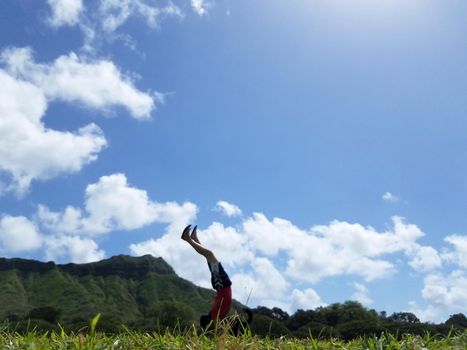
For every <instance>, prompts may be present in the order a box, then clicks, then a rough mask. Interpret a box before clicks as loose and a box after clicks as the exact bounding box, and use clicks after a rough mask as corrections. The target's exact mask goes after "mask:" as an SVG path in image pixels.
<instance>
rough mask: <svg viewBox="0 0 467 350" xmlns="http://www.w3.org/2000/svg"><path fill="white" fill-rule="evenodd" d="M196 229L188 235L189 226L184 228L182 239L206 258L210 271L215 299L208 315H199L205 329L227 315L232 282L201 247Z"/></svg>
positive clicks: (216, 261)
mask: <svg viewBox="0 0 467 350" xmlns="http://www.w3.org/2000/svg"><path fill="white" fill-rule="evenodd" d="M196 228H197V226H195V227H194V228H193V231H192V232H191V234H190V229H191V225H188V226H187V227H185V229H184V230H183V233H182V239H183V240H184V241H187V242H188V243H189V244H190V245H191V246H192V247H193V248H194V250H196V251H197V252H198V253H199V254H201V255H202V256H204V257H205V258H206V261H207V263H208V266H209V270H210V271H211V284H212V287H213V288H214V289H215V290H216V297H215V299H214V302H213V304H212V307H211V310H210V311H209V313H208V314H207V315H201V317H200V320H199V322H200V324H201V327H203V328H206V327H207V326H208V325H209V324H210V323H211V322H212V321H221V320H222V319H224V318H225V317H226V316H227V314H228V313H229V311H230V307H231V306H232V288H231V285H232V282H231V281H230V278H229V276H228V275H227V273H226V272H225V270H224V268H223V267H222V264H221V263H220V262H219V261H218V260H217V258H216V256H215V255H214V253H213V252H212V251H210V250H209V249H207V248H205V247H203V246H202V245H201V243H200V241H199V239H198V235H197V232H196Z"/></svg>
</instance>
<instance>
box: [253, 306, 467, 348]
mask: <svg viewBox="0 0 467 350" xmlns="http://www.w3.org/2000/svg"><path fill="white" fill-rule="evenodd" d="M253 312H254V314H255V319H254V321H253V324H252V325H251V328H252V330H253V332H254V333H255V334H258V335H261V336H270V337H280V336H293V337H297V338H306V337H309V336H313V337H321V338H330V337H339V338H342V339H346V340H349V339H354V338H357V337H359V336H364V335H377V336H378V335H380V334H381V333H382V332H386V333H391V334H393V335H396V336H397V335H402V334H405V333H410V334H417V335H423V334H425V333H426V332H429V333H431V334H441V335H447V334H448V333H449V332H450V331H464V330H465V329H466V327H467V317H466V316H465V315H464V314H462V313H459V314H455V315H452V316H450V317H449V319H448V320H446V322H444V323H440V324H433V323H426V322H420V320H419V319H418V318H417V317H416V316H415V315H414V314H413V313H410V312H396V313H393V314H391V315H389V316H387V314H386V312H384V311H383V312H380V313H378V312H376V311H375V310H369V309H367V308H365V307H363V306H362V305H361V304H360V303H359V302H356V301H346V302H345V303H336V304H331V305H329V306H325V307H319V308H317V309H315V310H306V311H305V310H297V311H296V312H295V313H294V314H293V315H289V314H288V313H287V312H285V311H283V310H281V309H279V308H272V309H269V308H267V307H257V308H256V309H253Z"/></svg>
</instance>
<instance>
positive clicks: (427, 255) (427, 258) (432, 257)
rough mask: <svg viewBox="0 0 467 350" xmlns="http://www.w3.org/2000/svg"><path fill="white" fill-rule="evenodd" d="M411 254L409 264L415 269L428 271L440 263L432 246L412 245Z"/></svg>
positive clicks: (438, 266)
mask: <svg viewBox="0 0 467 350" xmlns="http://www.w3.org/2000/svg"><path fill="white" fill-rule="evenodd" d="M411 255H412V259H411V260H410V261H409V265H410V266H411V267H412V268H413V269H414V270H416V271H429V270H433V269H437V268H440V267H441V265H442V261H441V258H440V256H439V254H438V252H437V250H436V249H434V248H432V247H424V246H420V245H418V244H417V245H414V249H413V252H412V253H411Z"/></svg>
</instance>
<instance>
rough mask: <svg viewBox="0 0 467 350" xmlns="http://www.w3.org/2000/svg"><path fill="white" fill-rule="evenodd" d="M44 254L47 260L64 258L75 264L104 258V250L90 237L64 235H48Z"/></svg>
mask: <svg viewBox="0 0 467 350" xmlns="http://www.w3.org/2000/svg"><path fill="white" fill-rule="evenodd" d="M45 254H46V255H45V256H46V259H47V260H54V261H57V260H59V259H61V258H66V259H67V261H70V262H73V263H77V264H82V263H89V262H93V261H98V260H102V259H104V258H105V252H104V251H103V250H100V249H99V247H98V245H97V243H96V242H95V241H93V240H92V239H89V238H81V237H79V236H66V235H63V236H49V237H48V238H47V240H46V251H45Z"/></svg>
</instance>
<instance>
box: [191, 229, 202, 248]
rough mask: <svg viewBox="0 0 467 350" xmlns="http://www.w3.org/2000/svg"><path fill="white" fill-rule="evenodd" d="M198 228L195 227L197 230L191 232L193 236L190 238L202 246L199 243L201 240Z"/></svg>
mask: <svg viewBox="0 0 467 350" xmlns="http://www.w3.org/2000/svg"><path fill="white" fill-rule="evenodd" d="M197 228H198V226H195V228H194V229H193V231H192V232H191V235H190V238H191V239H192V240H193V241H195V242H196V243H198V244H200V242H199V239H198V233H197V232H196V229H197Z"/></svg>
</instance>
